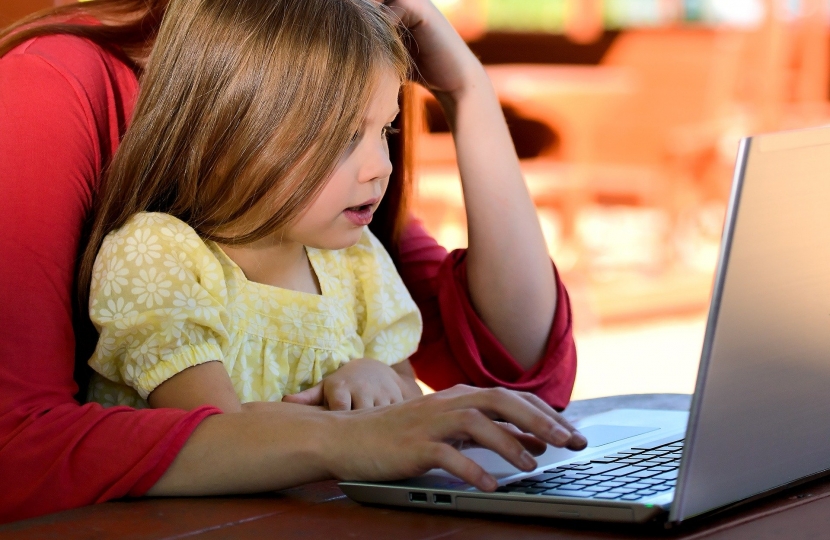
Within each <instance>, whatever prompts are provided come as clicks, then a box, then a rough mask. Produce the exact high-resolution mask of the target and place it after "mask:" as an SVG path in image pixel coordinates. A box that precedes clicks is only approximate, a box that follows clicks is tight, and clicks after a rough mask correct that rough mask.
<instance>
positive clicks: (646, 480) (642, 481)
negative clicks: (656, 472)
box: [638, 478, 665, 486]
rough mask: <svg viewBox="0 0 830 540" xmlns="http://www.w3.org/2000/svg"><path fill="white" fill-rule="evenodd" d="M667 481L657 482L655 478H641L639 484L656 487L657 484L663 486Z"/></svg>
mask: <svg viewBox="0 0 830 540" xmlns="http://www.w3.org/2000/svg"><path fill="white" fill-rule="evenodd" d="M664 481H665V480H656V479H654V478H641V479H640V480H639V481H638V483H640V484H648V485H650V486H651V485H655V484H662V483H663V482H664Z"/></svg>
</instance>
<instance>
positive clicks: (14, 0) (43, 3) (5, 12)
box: [0, 0, 55, 28]
mask: <svg viewBox="0 0 830 540" xmlns="http://www.w3.org/2000/svg"><path fill="white" fill-rule="evenodd" d="M53 5H55V3H54V2H53V0H0V28H3V27H6V26H8V25H9V24H11V23H13V22H14V21H16V20H17V19H20V18H21V17H24V16H26V15H28V14H30V13H34V12H35V11H38V10H41V9H44V8H48V7H51V6H53Z"/></svg>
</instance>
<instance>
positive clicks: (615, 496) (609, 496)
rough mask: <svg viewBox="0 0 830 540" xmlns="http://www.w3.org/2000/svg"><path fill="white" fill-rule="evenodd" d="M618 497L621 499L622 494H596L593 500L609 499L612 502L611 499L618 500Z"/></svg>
mask: <svg viewBox="0 0 830 540" xmlns="http://www.w3.org/2000/svg"><path fill="white" fill-rule="evenodd" d="M620 497H622V493H609V492H606V493H597V494H596V495H594V498H595V499H611V500H613V499H619V498H620Z"/></svg>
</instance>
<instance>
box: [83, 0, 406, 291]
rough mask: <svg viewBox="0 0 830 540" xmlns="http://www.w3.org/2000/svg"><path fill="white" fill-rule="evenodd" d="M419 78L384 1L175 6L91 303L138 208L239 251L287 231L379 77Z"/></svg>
mask: <svg viewBox="0 0 830 540" xmlns="http://www.w3.org/2000/svg"><path fill="white" fill-rule="evenodd" d="M408 68H409V57H408V54H407V51H406V48H405V46H404V44H403V43H402V41H401V37H400V35H399V30H398V27H397V24H396V22H395V19H394V16H392V15H391V14H390V13H389V11H388V9H387V8H385V7H384V6H383V5H382V4H379V3H377V2H375V1H373V0H171V1H170V4H169V6H168V8H167V11H166V14H165V16H164V19H163V21H162V24H161V27H160V29H159V31H158V36H157V37H156V41H155V45H154V46H153V49H152V53H151V55H150V58H149V61H148V63H147V67H146V70H145V72H144V74H143V76H142V81H141V91H140V94H139V98H138V102H137V104H136V109H135V112H134V114H133V119H132V124H131V125H130V127H129V129H128V130H127V132H126V134H125V136H124V139H123V141H122V142H121V145H120V146H119V148H118V150H117V152H116V154H115V156H114V158H113V161H112V164H111V165H110V167H109V169H108V170H107V172H106V176H105V178H104V180H103V183H102V189H101V192H100V194H99V197H98V198H97V204H96V208H95V211H94V216H93V221H92V226H91V229H90V235H89V242H88V244H87V246H86V249H85V251H84V253H83V256H82V258H81V263H80V268H79V283H78V285H79V292H80V295H81V301H82V305H85V302H84V299H85V298H87V295H88V294H89V285H90V281H91V274H92V267H93V264H94V261H95V257H96V254H97V251H98V249H99V248H100V246H101V242H102V241H103V238H104V237H105V236H106V234H107V233H109V232H110V231H112V230H114V229H117V228H119V227H121V226H122V225H123V224H124V223H125V222H126V221H127V220H128V219H129V218H130V216H132V215H134V214H135V213H137V212H142V211H148V212H165V213H168V214H171V215H173V216H175V217H177V218H179V219H181V220H182V221H185V222H186V223H188V224H189V225H190V226H192V227H193V228H194V229H195V230H196V231H197V232H198V233H199V234H200V236H202V237H203V238H205V239H210V240H215V241H219V242H223V243H228V244H245V243H250V242H253V241H256V240H258V239H261V238H264V237H266V236H268V235H270V234H272V233H274V232H275V231H277V230H279V229H281V228H283V227H285V226H286V225H287V224H288V223H290V222H291V221H292V220H293V219H294V218H296V217H297V216H298V215H299V214H300V213H301V212H302V211H303V210H304V209H305V208H306V207H307V206H308V205H309V204H310V202H311V201H312V200H313V198H314V197H315V196H316V195H317V194H318V193H319V192H320V190H321V189H322V187H323V186H324V185H325V183H326V180H327V179H328V177H329V175H330V174H331V172H332V171H333V169H334V166H335V165H336V163H337V161H338V160H339V158H340V157H341V155H342V154H343V152H344V151H345V149H346V148H347V147H348V145H349V142H350V140H351V138H352V136H353V134H354V133H355V132H357V131H358V129H359V127H360V123H361V121H362V119H363V115H364V113H365V110H366V107H367V105H368V103H369V99H370V96H371V93H372V92H373V91H374V88H375V82H376V81H377V76H378V74H379V72H380V71H381V70H382V69H391V70H393V72H395V73H396V74H397V75H398V77H399V78H400V80H401V82H403V81H404V80H405V79H406V76H407V70H408ZM401 193H403V191H401ZM396 202H398V203H399V204H400V203H401V201H396ZM229 231H233V232H229Z"/></svg>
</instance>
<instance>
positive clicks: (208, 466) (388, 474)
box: [147, 386, 586, 496]
mask: <svg viewBox="0 0 830 540" xmlns="http://www.w3.org/2000/svg"><path fill="white" fill-rule="evenodd" d="M273 405H274V408H273V409H272V410H269V411H267V412H251V413H248V414H222V415H216V416H212V417H210V418H207V419H205V420H204V421H202V423H201V424H200V425H199V427H198V428H197V429H196V431H195V432H194V433H193V435H192V436H191V437H190V439H189V440H188V442H187V444H185V446H184V448H183V449H182V451H181V452H179V454H178V456H177V457H176V459H175V460H174V461H173V463H172V465H171V466H170V468H169V469H168V470H167V472H166V473H165V474H164V476H162V478H161V479H160V480H159V481H158V482H157V483H156V485H155V486H153V487H152V488H151V489H150V490H149V491H148V492H147V493H148V494H149V495H174V496H180V495H218V494H227V493H251V492H257V491H269V490H275V489H281V488H285V487H290V486H295V485H298V484H302V483H305V482H311V481H315V480H323V479H328V478H337V479H341V480H368V481H382V480H394V479H401V478H407V477H412V476H417V475H419V474H423V473H425V472H426V471H428V470H430V469H432V468H436V467H440V468H443V469H445V470H447V471H448V472H450V473H452V474H454V475H456V476H458V477H459V478H461V479H462V480H464V481H466V482H468V483H470V484H472V485H474V486H476V487H477V488H479V489H482V490H485V491H492V490H494V489H495V488H496V480H495V478H493V477H492V476H490V475H489V474H487V473H486V472H485V471H484V470H483V469H482V468H481V467H480V466H478V465H477V464H475V463H474V462H473V461H472V460H470V459H468V458H467V457H465V456H464V455H462V454H461V453H460V452H459V451H458V450H457V449H456V448H455V446H454V444H455V443H457V442H460V441H465V442H466V441H469V442H472V443H476V444H479V445H482V446H484V447H486V448H490V449H491V450H494V451H495V452H497V453H498V454H499V455H501V456H502V457H504V458H505V459H506V460H507V461H509V462H510V463H512V464H513V465H515V466H516V467H518V468H519V469H521V470H525V471H528V470H532V469H533V468H534V467H535V465H536V462H535V460H534V459H533V458H532V456H531V454H530V452H528V450H530V451H531V452H534V453H540V452H542V451H544V448H545V446H544V444H543V442H546V443H550V444H553V445H556V446H567V447H568V448H571V449H574V450H578V449H581V448H584V447H585V444H586V441H585V438H584V437H583V436H582V435H580V434H578V433H573V428H572V426H570V425H569V424H568V423H567V422H566V421H565V420H564V419H562V418H561V417H560V416H559V415H558V414H557V413H556V412H555V411H553V409H551V408H550V407H549V406H547V405H546V404H545V403H543V402H542V401H541V400H540V399H539V398H537V397H535V396H532V395H529V394H520V393H515V392H511V391H509V390H503V389H500V388H497V389H488V390H480V389H473V388H469V387H461V386H459V387H455V388H453V389H451V390H446V391H444V392H440V393H436V394H431V395H429V396H422V397H419V398H416V399H413V400H410V401H406V402H403V403H399V404H397V405H390V406H388V407H376V408H372V409H362V410H359V411H346V412H325V411H320V410H318V409H315V408H313V407H307V406H304V405H296V404H291V403H275V404H273ZM491 418H499V419H503V420H505V421H506V422H509V423H510V424H512V425H515V426H516V427H518V428H519V430H521V431H524V432H525V434H521V433H519V432H516V431H513V430H510V429H504V427H502V426H501V425H499V424H497V423H496V422H494V421H493V420H491ZM286 464H290V466H286Z"/></svg>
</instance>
